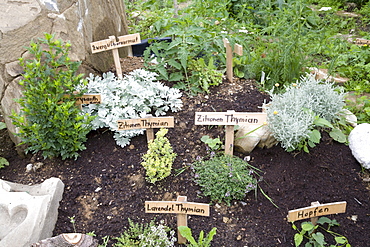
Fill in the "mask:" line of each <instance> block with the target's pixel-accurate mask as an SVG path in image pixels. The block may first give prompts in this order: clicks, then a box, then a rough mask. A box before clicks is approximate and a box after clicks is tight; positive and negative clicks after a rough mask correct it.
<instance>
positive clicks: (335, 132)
mask: <svg viewBox="0 0 370 247" xmlns="http://www.w3.org/2000/svg"><path fill="white" fill-rule="evenodd" d="M329 135H330V137H331V138H333V139H334V140H335V141H337V142H339V143H346V142H347V137H346V135H345V134H343V132H342V131H341V130H340V129H337V128H334V129H332V130H331V131H330V132H329Z"/></svg>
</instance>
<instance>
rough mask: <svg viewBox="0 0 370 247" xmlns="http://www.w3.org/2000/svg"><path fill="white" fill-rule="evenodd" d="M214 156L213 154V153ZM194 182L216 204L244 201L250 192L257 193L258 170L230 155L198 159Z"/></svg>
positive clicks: (194, 165)
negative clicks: (234, 200)
mask: <svg viewBox="0 0 370 247" xmlns="http://www.w3.org/2000/svg"><path fill="white" fill-rule="evenodd" d="M211 155H212V153H211ZM193 170H194V173H195V175H194V180H195V182H196V183H197V184H198V185H199V186H200V187H201V189H202V192H203V194H204V195H205V196H210V198H211V200H212V201H214V202H226V203H227V204H228V205H230V202H231V200H233V199H236V200H242V199H243V198H244V197H245V195H246V194H247V193H249V192H250V191H256V189H257V183H258V181H259V180H258V178H257V177H258V174H257V173H256V172H257V169H256V168H254V167H253V166H251V165H249V164H248V163H247V162H245V161H244V160H242V159H240V158H238V157H236V156H230V155H220V156H213V157H211V158H210V159H208V160H203V159H201V158H198V160H197V161H196V162H195V163H194V164H193Z"/></svg>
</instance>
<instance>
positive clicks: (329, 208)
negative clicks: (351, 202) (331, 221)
mask: <svg viewBox="0 0 370 247" xmlns="http://www.w3.org/2000/svg"><path fill="white" fill-rule="evenodd" d="M311 205H312V206H310V207H305V208H299V209H294V210H290V211H289V212H288V216H287V219H288V221H289V222H293V221H297V220H303V219H311V222H312V224H314V225H315V224H316V222H317V217H319V216H323V215H329V214H339V213H345V212H346V207H347V202H346V201H343V202H333V203H327V204H320V203H319V202H313V203H311Z"/></svg>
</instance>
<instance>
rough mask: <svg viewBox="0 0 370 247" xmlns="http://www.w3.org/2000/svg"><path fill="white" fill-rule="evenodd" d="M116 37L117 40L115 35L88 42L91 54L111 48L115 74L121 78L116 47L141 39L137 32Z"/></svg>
mask: <svg viewBox="0 0 370 247" xmlns="http://www.w3.org/2000/svg"><path fill="white" fill-rule="evenodd" d="M117 39H118V40H116V37H115V36H109V38H108V39H104V40H100V41H95V42H92V43H90V47H91V52H92V53H93V54H94V53H98V52H102V51H108V50H112V53H113V59H114V66H115V67H116V72H117V76H118V77H119V78H122V69H121V63H120V59H119V53H118V48H121V47H125V46H131V45H135V44H139V43H140V42H141V40H140V34H139V33H135V34H129V35H124V36H119V37H118V38H117ZM131 53H132V52H131Z"/></svg>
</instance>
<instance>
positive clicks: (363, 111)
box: [346, 95, 370, 124]
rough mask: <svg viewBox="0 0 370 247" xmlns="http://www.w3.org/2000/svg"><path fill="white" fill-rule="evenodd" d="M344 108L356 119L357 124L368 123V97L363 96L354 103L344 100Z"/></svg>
mask: <svg viewBox="0 0 370 247" xmlns="http://www.w3.org/2000/svg"><path fill="white" fill-rule="evenodd" d="M346 103H347V104H346V108H347V109H349V110H350V111H351V112H352V113H353V114H355V115H356V117H357V123H358V124H361V123H370V97H369V96H366V95H363V96H360V97H357V98H356V102H352V101H349V100H346Z"/></svg>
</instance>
